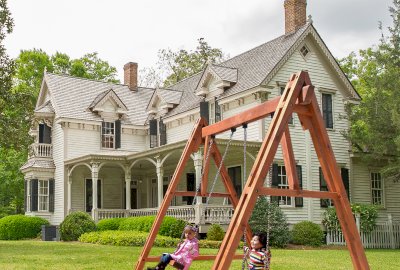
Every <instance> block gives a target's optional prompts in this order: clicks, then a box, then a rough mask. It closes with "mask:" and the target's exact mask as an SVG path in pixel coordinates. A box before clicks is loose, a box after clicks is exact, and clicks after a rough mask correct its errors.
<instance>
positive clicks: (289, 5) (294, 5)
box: [284, 0, 307, 34]
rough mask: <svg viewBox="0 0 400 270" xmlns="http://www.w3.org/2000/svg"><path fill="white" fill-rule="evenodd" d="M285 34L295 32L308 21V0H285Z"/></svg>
mask: <svg viewBox="0 0 400 270" xmlns="http://www.w3.org/2000/svg"><path fill="white" fill-rule="evenodd" d="M284 7H285V34H290V33H293V32H295V31H296V30H297V29H299V28H300V27H302V26H303V25H305V24H306V22H307V14H306V7H307V0H285V3H284Z"/></svg>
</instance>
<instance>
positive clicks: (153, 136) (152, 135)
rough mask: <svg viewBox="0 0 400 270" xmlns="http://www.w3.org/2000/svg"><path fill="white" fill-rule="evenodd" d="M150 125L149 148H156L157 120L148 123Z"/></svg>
mask: <svg viewBox="0 0 400 270" xmlns="http://www.w3.org/2000/svg"><path fill="white" fill-rule="evenodd" d="M149 124H150V148H154V147H157V146H158V144H157V119H152V120H150V121H149Z"/></svg>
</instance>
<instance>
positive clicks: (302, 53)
mask: <svg viewBox="0 0 400 270" xmlns="http://www.w3.org/2000/svg"><path fill="white" fill-rule="evenodd" d="M309 52H310V50H309V49H308V48H307V46H306V45H304V46H303V47H301V49H300V53H301V55H302V56H303V57H304V58H306V57H307V55H308V54H309Z"/></svg>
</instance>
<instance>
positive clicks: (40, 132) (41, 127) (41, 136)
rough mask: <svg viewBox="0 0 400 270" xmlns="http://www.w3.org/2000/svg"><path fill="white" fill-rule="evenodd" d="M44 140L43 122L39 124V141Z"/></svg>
mask: <svg viewBox="0 0 400 270" xmlns="http://www.w3.org/2000/svg"><path fill="white" fill-rule="evenodd" d="M43 141H44V124H39V143H43Z"/></svg>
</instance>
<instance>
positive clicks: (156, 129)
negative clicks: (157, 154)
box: [149, 119, 167, 148]
mask: <svg viewBox="0 0 400 270" xmlns="http://www.w3.org/2000/svg"><path fill="white" fill-rule="evenodd" d="M149 125H150V127H149V128H150V129H149V133H150V148H154V147H158V146H161V145H165V144H167V126H166V125H165V124H164V123H163V120H162V119H160V120H158V119H152V120H150V121H149Z"/></svg>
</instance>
